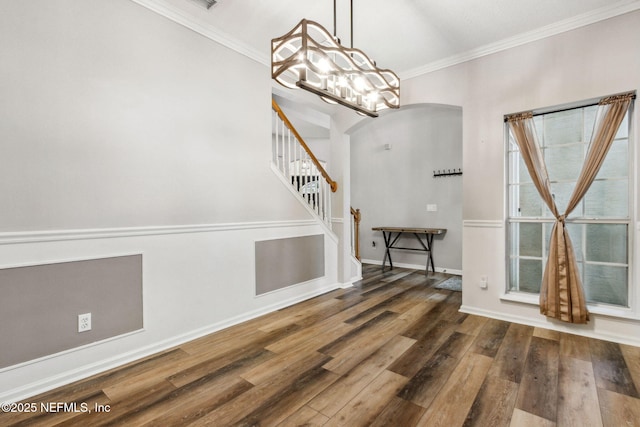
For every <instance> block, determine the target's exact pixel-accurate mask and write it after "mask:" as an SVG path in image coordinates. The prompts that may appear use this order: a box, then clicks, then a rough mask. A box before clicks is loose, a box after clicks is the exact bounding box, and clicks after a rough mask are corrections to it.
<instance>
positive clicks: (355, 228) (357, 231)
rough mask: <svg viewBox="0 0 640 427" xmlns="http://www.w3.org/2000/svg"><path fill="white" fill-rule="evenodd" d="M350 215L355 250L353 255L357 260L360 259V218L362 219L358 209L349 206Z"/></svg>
mask: <svg viewBox="0 0 640 427" xmlns="http://www.w3.org/2000/svg"><path fill="white" fill-rule="evenodd" d="M351 215H352V216H353V222H354V226H353V246H354V250H355V255H356V258H357V259H358V261H359V260H360V220H361V219H362V215H361V214H360V209H353V208H351Z"/></svg>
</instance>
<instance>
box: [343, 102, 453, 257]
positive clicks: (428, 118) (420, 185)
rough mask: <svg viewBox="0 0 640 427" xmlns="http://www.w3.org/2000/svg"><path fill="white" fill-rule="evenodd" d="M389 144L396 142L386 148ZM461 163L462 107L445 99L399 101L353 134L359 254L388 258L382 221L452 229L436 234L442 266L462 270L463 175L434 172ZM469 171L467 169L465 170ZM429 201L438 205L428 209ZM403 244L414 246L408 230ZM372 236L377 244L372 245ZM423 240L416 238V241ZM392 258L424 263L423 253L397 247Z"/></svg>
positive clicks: (436, 254) (353, 190)
mask: <svg viewBox="0 0 640 427" xmlns="http://www.w3.org/2000/svg"><path fill="white" fill-rule="evenodd" d="M385 144H391V149H390V150H386V149H385ZM453 168H462V109H461V108H459V107H452V106H444V105H419V106H410V107H405V108H401V109H400V110H398V111H392V112H389V113H387V114H384V115H381V116H380V117H379V118H377V119H375V120H370V121H368V122H366V123H365V124H364V125H363V126H362V127H360V128H358V129H357V130H356V131H354V132H353V133H352V134H351V204H352V206H353V207H354V208H359V209H360V212H361V213H362V222H361V224H360V238H361V243H360V254H361V257H362V258H363V259H364V260H376V261H382V258H383V256H384V240H383V238H382V233H380V232H373V231H372V230H371V228H372V227H377V226H394V227H395V226H398V227H402V226H409V227H410V226H413V227H434V228H435V227H437V228H446V229H447V233H446V234H445V235H444V236H436V237H435V239H434V247H433V249H434V262H435V266H436V268H443V269H447V270H450V269H453V270H462V177H461V176H454V177H446V178H433V171H434V170H438V169H440V170H442V169H453ZM463 173H464V171H463ZM427 204H435V205H437V209H438V210H437V211H436V212H427ZM407 239H408V240H406V244H405V243H401V244H399V246H407V247H413V246H415V245H414V241H415V237H413V236H409V237H408V238H407ZM372 242H375V243H376V247H375V248H374V247H372ZM415 243H417V242H415ZM392 258H393V260H394V262H398V263H407V264H414V265H425V262H426V257H425V254H424V253H419V252H408V251H398V250H395V251H392Z"/></svg>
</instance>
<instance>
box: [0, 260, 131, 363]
mask: <svg viewBox="0 0 640 427" xmlns="http://www.w3.org/2000/svg"><path fill="white" fill-rule="evenodd" d="M137 255H140V256H141V257H142V263H143V269H144V252H142V251H137V252H122V253H113V254H103V255H96V256H85V257H73V258H57V259H49V260H46V261H37V262H36V261H29V262H20V263H15V264H2V263H0V270H4V269H8V268H23V267H39V266H41V265H52V264H65V263H69V262H82V261H98V260H103V259H110V258H122V257H129V256H137ZM1 371H2V369H0V372H1Z"/></svg>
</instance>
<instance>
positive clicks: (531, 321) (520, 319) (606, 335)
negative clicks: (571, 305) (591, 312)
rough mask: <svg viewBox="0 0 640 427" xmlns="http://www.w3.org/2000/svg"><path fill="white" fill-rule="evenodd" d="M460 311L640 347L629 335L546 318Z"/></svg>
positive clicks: (639, 343)
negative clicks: (553, 321)
mask: <svg viewBox="0 0 640 427" xmlns="http://www.w3.org/2000/svg"><path fill="white" fill-rule="evenodd" d="M460 311H461V312H462V313H467V314H475V315H477V316H482V317H489V318H491V319H498V320H504V321H507V322H512V323H519V324H521V325H527V326H533V327H536V328H543V329H550V330H552V331H558V332H565V333H568V334H573V335H580V336H584V337H588V338H595V339H599V340H606V341H613V342H617V343H620V344H627V345H632V346H635V347H640V337H638V338H635V337H634V338H631V339H630V337H629V336H628V335H624V336H623V335H617V334H612V333H610V332H598V333H596V332H595V331H593V330H592V329H580V328H577V327H576V325H573V324H567V326H566V327H565V326H564V325H561V324H559V323H552V322H549V321H547V320H546V319H545V318H543V317H540V318H532V317H525V316H518V315H513V314H505V313H502V312H497V311H491V310H483V309H478V308H475V307H469V306H465V305H462V306H461V307H460Z"/></svg>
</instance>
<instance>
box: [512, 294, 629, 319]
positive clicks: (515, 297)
mask: <svg viewBox="0 0 640 427" xmlns="http://www.w3.org/2000/svg"><path fill="white" fill-rule="evenodd" d="M500 300H502V301H510V302H517V303H521V304H529V305H534V306H540V296H539V295H536V294H528V293H525V292H508V293H504V294H502V295H500ZM587 310H589V313H590V314H598V315H601V316H609V317H615V318H618V319H629V320H640V316H638V314H637V313H635V312H634V311H633V310H632V309H631V308H625V307H615V306H612V305H594V304H587Z"/></svg>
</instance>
